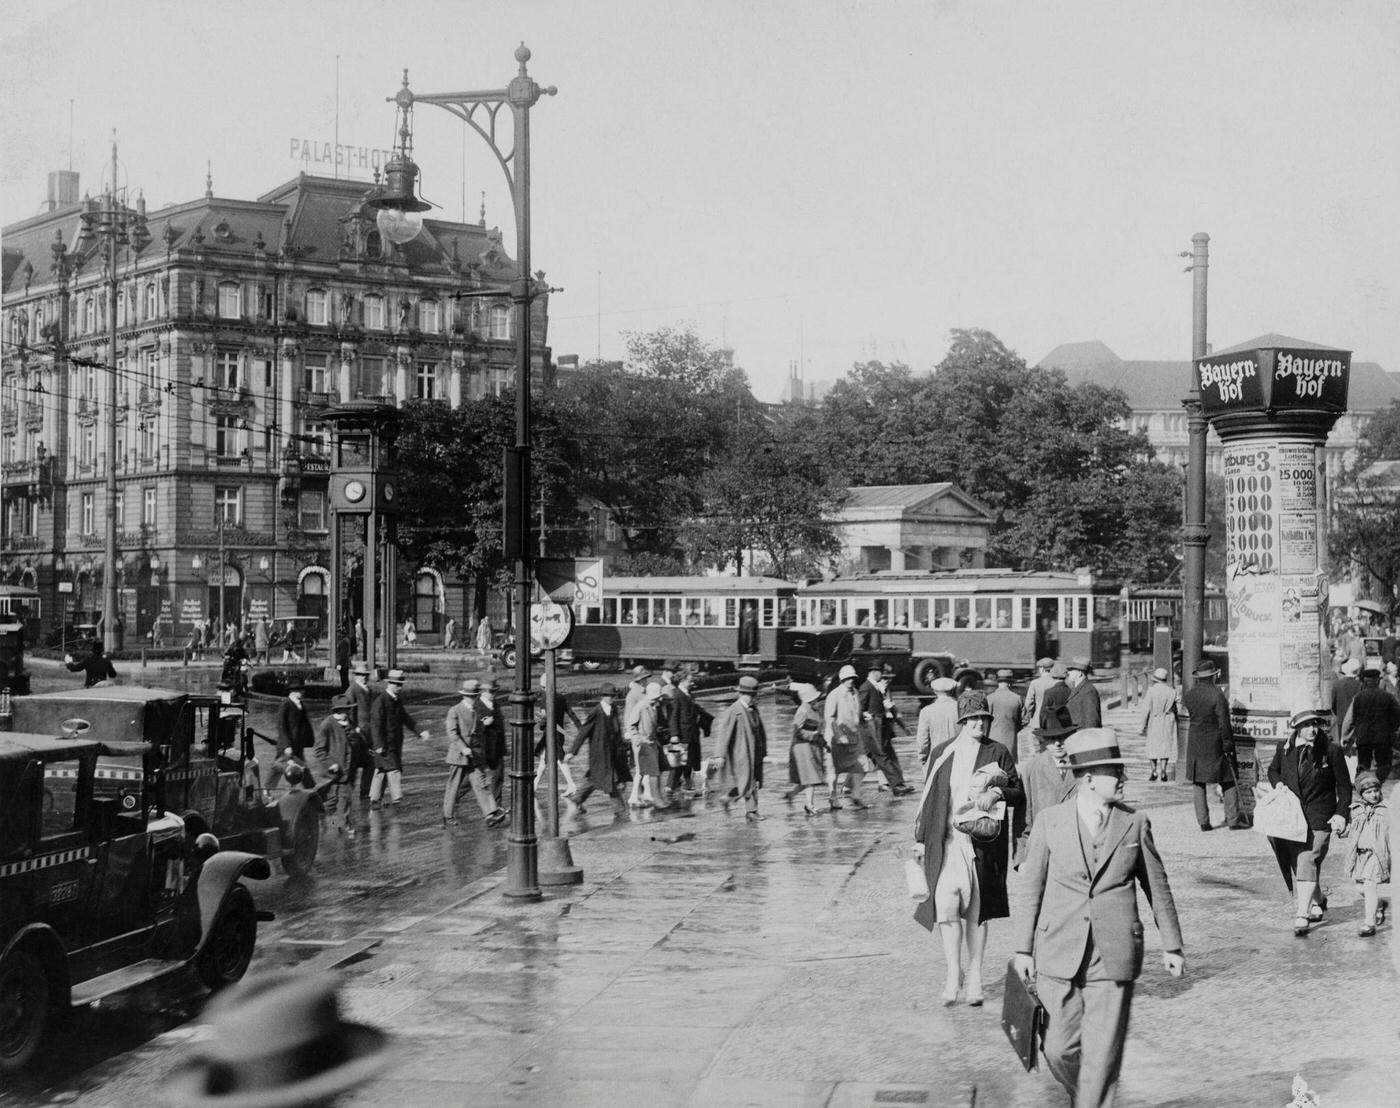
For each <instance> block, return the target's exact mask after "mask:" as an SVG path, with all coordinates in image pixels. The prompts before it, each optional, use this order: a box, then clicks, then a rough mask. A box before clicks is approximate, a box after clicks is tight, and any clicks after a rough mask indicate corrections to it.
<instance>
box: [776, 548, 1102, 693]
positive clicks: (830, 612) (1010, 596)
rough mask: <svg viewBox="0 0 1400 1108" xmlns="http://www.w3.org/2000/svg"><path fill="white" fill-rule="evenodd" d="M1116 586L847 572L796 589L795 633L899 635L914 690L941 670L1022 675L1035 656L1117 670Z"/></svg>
mask: <svg viewBox="0 0 1400 1108" xmlns="http://www.w3.org/2000/svg"><path fill="white" fill-rule="evenodd" d="M1121 606H1122V599H1121V595H1120V589H1119V588H1118V586H1116V585H1108V584H1105V583H1101V582H1098V581H1095V580H1094V579H1093V578H1092V577H1091V576H1089V575H1082V574H1073V573H1055V572H1044V571H1020V570H1010V569H965V570H948V571H943V572H938V571H922V572H899V571H894V572H891V571H882V572H878V573H863V574H853V575H851V576H848V577H837V578H833V579H831V580H829V581H818V582H815V583H813V584H810V585H805V586H803V587H802V588H800V589H798V591H797V623H798V626H800V627H814V628H816V627H835V626H842V625H853V626H870V627H892V628H908V629H909V630H910V631H912V632H913V636H914V655H915V658H916V661H915V667H914V687H915V688H916V689H918V690H920V691H923V692H927V691H928V690H929V687H930V686H931V684H932V682H933V681H934V680H935V679H937V678H938V677H939V676H942V675H943V674H944V673H945V672H946V670H947V663H946V658H947V656H948V655H952V656H953V657H955V658H957V659H958V660H959V663H960V664H959V669H961V670H963V671H964V672H965V671H968V670H975V671H979V673H981V674H985V673H988V672H994V671H996V670H998V669H1010V670H1012V671H1014V672H1016V673H1017V674H1025V673H1028V672H1030V671H1031V670H1032V669H1033V668H1034V666H1035V660H1036V659H1037V658H1043V657H1050V658H1066V659H1068V658H1076V657H1083V658H1088V659H1089V660H1090V661H1091V662H1092V663H1093V664H1094V665H1095V666H1104V667H1114V666H1117V665H1118V661H1119V650H1120V646H1121V635H1122V632H1121V629H1120V626H1119V624H1120V618H1121Z"/></svg>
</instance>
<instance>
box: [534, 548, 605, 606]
mask: <svg viewBox="0 0 1400 1108" xmlns="http://www.w3.org/2000/svg"><path fill="white" fill-rule="evenodd" d="M535 586H536V587H535V595H536V597H537V598H540V597H541V596H547V597H549V599H550V600H553V601H554V602H555V603H557V604H601V603H602V602H603V559H602V558H536V559H535Z"/></svg>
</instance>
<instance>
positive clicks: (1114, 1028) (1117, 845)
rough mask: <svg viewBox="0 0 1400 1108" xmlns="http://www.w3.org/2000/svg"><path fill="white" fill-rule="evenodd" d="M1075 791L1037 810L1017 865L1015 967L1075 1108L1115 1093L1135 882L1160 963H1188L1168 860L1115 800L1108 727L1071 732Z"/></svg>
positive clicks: (1134, 932)
mask: <svg viewBox="0 0 1400 1108" xmlns="http://www.w3.org/2000/svg"><path fill="white" fill-rule="evenodd" d="M1065 756H1066V758H1067V760H1068V762H1069V766H1070V771H1071V772H1072V773H1073V774H1074V778H1075V782H1076V791H1075V795H1074V799H1073V800H1071V801H1067V802H1066V803H1064V804H1059V805H1056V806H1055V807H1053V808H1049V809H1046V810H1045V811H1043V812H1041V813H1039V814H1038V815H1037V816H1036V819H1035V826H1034V828H1033V829H1032V831H1031V842H1030V849H1029V851H1028V853H1027V856H1026V861H1025V864H1024V865H1023V866H1022V872H1023V873H1024V874H1026V875H1027V878H1028V884H1027V887H1026V896H1025V900H1024V904H1025V905H1026V909H1025V910H1024V911H1023V912H1022V914H1021V915H1020V916H1019V918H1018V919H1017V927H1016V947H1015V949H1016V951H1017V953H1016V954H1015V956H1014V957H1013V958H1012V960H1011V965H1012V969H1013V971H1014V972H1016V973H1018V974H1020V975H1021V976H1022V977H1023V978H1024V979H1025V980H1026V982H1027V983H1028V984H1029V983H1031V981H1032V980H1034V983H1035V988H1036V992H1037V993H1038V994H1039V996H1040V1002H1041V1003H1042V1004H1044V1005H1045V1009H1046V1013H1047V1020H1046V1026H1045V1041H1044V1045H1043V1049H1044V1051H1045V1060H1046V1063H1047V1064H1048V1065H1049V1068H1050V1072H1051V1074H1053V1075H1054V1077H1055V1080H1056V1081H1058V1082H1059V1083H1060V1084H1061V1085H1062V1086H1063V1087H1064V1088H1065V1090H1066V1091H1067V1092H1068V1093H1069V1095H1070V1098H1071V1101H1072V1103H1073V1104H1075V1105H1076V1106H1077V1108H1107V1106H1109V1105H1112V1104H1113V1100H1114V1095H1115V1093H1116V1091H1117V1085H1118V1071H1119V1069H1120V1067H1121V1066H1122V1062H1123V1044H1124V1041H1125V1040H1126V1038H1127V1034H1128V1010H1129V1008H1130V1006H1131V1004H1132V999H1133V985H1134V982H1135V981H1136V979H1137V976H1138V974H1139V973H1140V972H1141V970H1142V924H1141V922H1140V921H1139V919H1138V909H1137V886H1138V885H1141V886H1142V887H1143V890H1144V892H1145V893H1146V894H1147V900H1148V903H1149V904H1150V905H1151V906H1152V915H1153V918H1154V919H1155V920H1156V923H1157V930H1158V932H1160V934H1161V938H1162V964H1163V966H1164V967H1165V968H1166V971H1167V972H1168V973H1169V974H1171V975H1172V976H1173V977H1180V976H1181V974H1182V973H1183V972H1185V969H1186V958H1185V955H1183V954H1182V943H1181V927H1180V925H1179V924H1178V922H1177V917H1176V904H1175V902H1174V901H1173V900H1172V890H1171V885H1170V884H1169V883H1168V881H1167V871H1166V868H1165V867H1164V866H1163V865H1162V859H1161V856H1160V855H1159V854H1158V853H1157V847H1156V844H1155V843H1154V842H1153V840H1152V826H1151V824H1150V823H1149V822H1148V819H1147V816H1146V815H1145V814H1144V813H1142V812H1135V811H1133V810H1132V809H1131V808H1128V807H1126V806H1125V805H1124V804H1123V803H1122V797H1123V780H1124V778H1125V776H1126V773H1125V771H1124V769H1123V765H1124V762H1123V756H1122V754H1121V753H1120V752H1119V749H1118V736H1117V734H1116V733H1115V732H1114V730H1113V729H1112V728H1111V727H1090V728H1086V729H1085V730H1082V731H1079V732H1077V733H1076V734H1074V735H1072V736H1070V738H1069V739H1067V740H1066V742H1065Z"/></svg>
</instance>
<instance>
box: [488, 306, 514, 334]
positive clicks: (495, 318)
mask: <svg viewBox="0 0 1400 1108" xmlns="http://www.w3.org/2000/svg"><path fill="white" fill-rule="evenodd" d="M510 316H511V312H510V309H509V308H506V307H503V306H502V305H500V304H497V305H496V306H495V307H494V308H492V309H491V338H493V339H508V338H510V337H511V333H510V330H511V328H510Z"/></svg>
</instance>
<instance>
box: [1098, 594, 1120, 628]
mask: <svg viewBox="0 0 1400 1108" xmlns="http://www.w3.org/2000/svg"><path fill="white" fill-rule="evenodd" d="M1119 611H1120V608H1119V601H1118V598H1117V597H1116V596H1096V597H1094V626H1095V627H1103V626H1105V625H1106V624H1111V623H1117V622H1118V613H1119Z"/></svg>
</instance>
